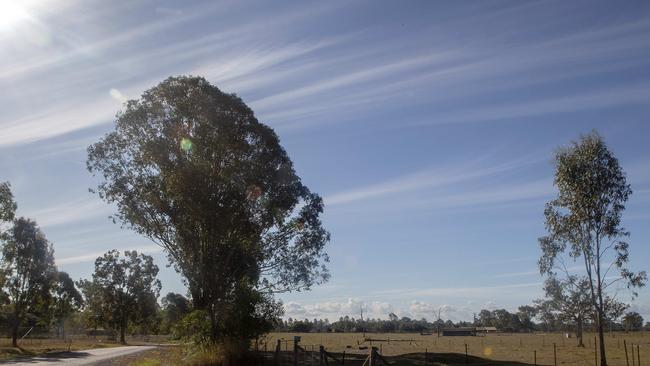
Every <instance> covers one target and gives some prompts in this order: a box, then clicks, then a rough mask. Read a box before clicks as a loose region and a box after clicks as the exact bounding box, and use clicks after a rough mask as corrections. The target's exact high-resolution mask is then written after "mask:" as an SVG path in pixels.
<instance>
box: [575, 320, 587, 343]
mask: <svg viewBox="0 0 650 366" xmlns="http://www.w3.org/2000/svg"><path fill="white" fill-rule="evenodd" d="M576 338H577V339H578V347H584V346H585V344H584V343H582V319H578V321H576Z"/></svg>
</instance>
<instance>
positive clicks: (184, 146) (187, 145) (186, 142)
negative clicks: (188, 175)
mask: <svg viewBox="0 0 650 366" xmlns="http://www.w3.org/2000/svg"><path fill="white" fill-rule="evenodd" d="M181 150H183V151H185V152H190V151H192V140H190V139H188V138H183V139H182V140H181Z"/></svg>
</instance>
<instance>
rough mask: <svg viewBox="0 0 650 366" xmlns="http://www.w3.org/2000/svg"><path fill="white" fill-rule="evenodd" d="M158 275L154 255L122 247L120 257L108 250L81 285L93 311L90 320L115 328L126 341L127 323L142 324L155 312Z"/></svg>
mask: <svg viewBox="0 0 650 366" xmlns="http://www.w3.org/2000/svg"><path fill="white" fill-rule="evenodd" d="M157 275H158V266H156V265H155V264H154V263H153V258H152V257H151V256H148V255H145V254H138V253H137V252H136V251H125V252H124V257H121V256H120V253H119V252H118V251H117V250H111V251H109V252H107V253H106V254H104V255H103V256H102V257H99V258H97V260H96V261H95V272H94V273H93V279H92V282H91V283H89V282H85V283H82V285H81V287H82V291H83V292H84V296H86V299H87V303H88V309H89V310H90V311H93V312H95V314H93V316H92V318H94V319H93V320H95V319H96V320H98V321H101V322H102V323H104V324H106V325H108V326H109V327H111V328H112V329H116V330H118V331H119V333H120V342H121V343H126V340H125V333H126V330H127V328H128V326H129V324H142V323H143V321H144V322H146V321H147V320H148V319H150V316H152V314H155V313H156V299H157V298H158V292H159V291H160V281H159V280H158V279H156V276H157ZM88 297H90V298H88Z"/></svg>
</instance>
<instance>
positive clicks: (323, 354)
mask: <svg viewBox="0 0 650 366" xmlns="http://www.w3.org/2000/svg"><path fill="white" fill-rule="evenodd" d="M318 350H319V353H320V361H319V362H318V365H319V366H323V365H324V364H325V363H324V360H325V347H323V345H322V344H321V345H320V347H319V348H318Z"/></svg>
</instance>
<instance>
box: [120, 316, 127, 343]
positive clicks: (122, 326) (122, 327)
mask: <svg viewBox="0 0 650 366" xmlns="http://www.w3.org/2000/svg"><path fill="white" fill-rule="evenodd" d="M126 324H127V322H126V319H122V321H121V322H120V343H121V344H126V339H125V338H124V333H126Z"/></svg>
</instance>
